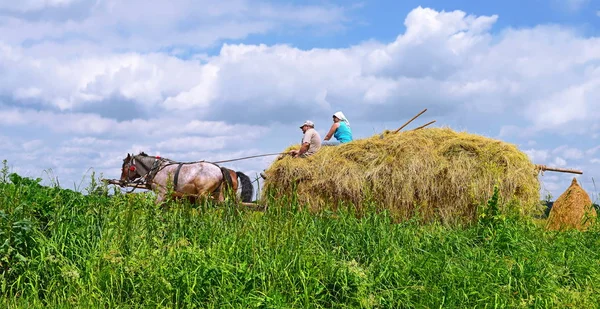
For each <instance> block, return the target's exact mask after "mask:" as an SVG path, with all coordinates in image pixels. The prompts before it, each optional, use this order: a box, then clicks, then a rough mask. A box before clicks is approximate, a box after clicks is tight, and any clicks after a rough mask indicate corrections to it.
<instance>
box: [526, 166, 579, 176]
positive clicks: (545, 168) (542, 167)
mask: <svg viewBox="0 0 600 309" xmlns="http://www.w3.org/2000/svg"><path fill="white" fill-rule="evenodd" d="M536 168H537V169H538V170H539V171H541V172H545V171H552V172H561V173H571V174H579V175H581V174H583V172H582V171H580V170H574V169H568V168H558V167H549V166H546V165H542V164H537V165H536Z"/></svg>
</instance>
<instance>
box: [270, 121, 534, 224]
mask: <svg viewBox="0 0 600 309" xmlns="http://www.w3.org/2000/svg"><path fill="white" fill-rule="evenodd" d="M294 147H298V146H294ZM538 172H539V168H537V167H536V165H535V164H533V163H532V162H531V161H530V159H529V158H528V156H527V155H526V154H525V153H523V152H521V151H520V150H519V149H517V147H516V146H515V145H512V144H509V143H505V142H502V141H500V140H496V139H492V138H488V137H484V136H480V135H476V134H470V133H467V132H456V131H454V130H452V129H449V128H429V129H428V128H426V129H421V130H413V131H408V132H402V133H395V132H390V131H386V132H384V134H382V135H380V134H377V135H375V136H373V137H370V138H365V139H361V140H355V141H352V142H350V143H347V144H342V145H340V146H335V147H322V148H321V150H319V152H317V153H316V154H315V155H313V156H311V157H308V158H300V159H299V158H291V157H289V156H286V157H283V158H282V159H281V160H276V161H275V162H274V163H273V164H272V165H271V166H270V167H269V168H268V169H267V170H266V176H267V178H266V180H265V184H264V191H263V192H264V193H263V196H269V195H270V196H274V197H275V198H277V197H282V196H284V195H288V196H289V195H291V194H292V192H293V191H294V188H295V191H296V193H297V197H298V200H299V202H300V203H301V204H302V205H304V206H307V207H309V208H310V209H311V210H313V211H321V210H324V209H331V210H336V209H337V208H338V207H339V206H340V205H346V206H345V207H348V206H349V207H353V208H354V210H356V211H357V212H358V213H361V211H364V210H365V209H367V208H369V207H368V206H369V205H371V206H372V207H375V209H376V210H384V209H386V210H388V211H389V212H390V214H391V215H392V216H394V217H395V218H396V219H397V220H405V219H408V218H412V217H413V216H415V215H417V214H418V215H419V217H420V218H421V219H422V220H424V221H431V220H440V221H441V222H444V223H458V222H463V223H464V222H470V221H472V220H474V219H475V218H476V215H477V207H478V205H481V204H482V203H485V202H486V201H487V200H488V199H489V198H490V197H491V196H492V194H493V192H494V186H498V189H499V194H500V201H501V205H504V202H508V201H513V202H515V203H518V205H519V209H520V211H521V212H522V213H524V214H528V213H533V212H535V211H537V210H538V209H539V205H540V202H539V201H540V193H539V189H540V185H539V181H538V178H537V174H538ZM371 209H372V208H371Z"/></svg>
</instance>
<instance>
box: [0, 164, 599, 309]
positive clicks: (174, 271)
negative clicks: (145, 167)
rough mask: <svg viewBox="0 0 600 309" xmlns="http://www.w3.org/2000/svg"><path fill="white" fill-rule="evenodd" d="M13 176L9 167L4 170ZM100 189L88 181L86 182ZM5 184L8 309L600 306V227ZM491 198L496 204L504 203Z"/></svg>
mask: <svg viewBox="0 0 600 309" xmlns="http://www.w3.org/2000/svg"><path fill="white" fill-rule="evenodd" d="M5 167H6V165H5ZM92 179H93V178H92ZM82 191H84V192H83V193H79V192H75V191H72V190H66V189H61V188H59V187H57V186H54V187H44V186H41V185H39V179H37V180H36V179H30V178H23V177H20V176H19V175H16V174H9V173H8V171H7V169H6V168H5V169H4V171H3V173H2V174H1V175H0V274H1V277H0V293H1V298H0V306H2V307H3V308H48V307H49V308H57V307H60V308H70V307H74V308H97V307H102V308H140V307H143V308H147V307H152V308H156V307H159V308H162V307H165V308H173V307H177V308H597V307H598V304H600V293H599V292H600V291H599V289H600V287H599V284H600V228H598V227H597V226H598V225H595V226H594V227H593V228H592V229H591V230H590V231H588V232H585V233H582V232H577V231H570V232H547V231H545V230H544V229H543V228H541V227H540V224H539V222H537V223H536V222H535V221H534V220H533V219H530V218H523V217H519V216H518V215H516V212H514V214H513V213H512V212H507V213H498V211H497V208H498V202H497V200H495V198H494V197H493V198H492V199H490V201H489V202H488V203H487V204H485V205H481V207H480V215H479V218H480V219H479V220H478V222H476V223H475V224H472V225H469V226H454V227H446V226H442V225H440V224H436V223H432V224H427V225H422V224H419V223H418V222H417V220H414V221H408V222H404V223H400V224H392V223H391V222H390V218H389V217H388V216H386V214H385V213H382V214H369V215H366V216H362V217H360V218H357V217H356V216H354V214H353V213H352V211H350V210H347V211H340V212H339V213H336V214H332V213H322V214H320V215H311V214H309V213H307V212H306V211H303V210H300V209H299V207H298V206H299V205H298V202H297V200H295V198H294V196H291V197H289V198H283V199H278V200H274V199H271V200H269V201H268V205H269V209H268V211H266V212H253V211H246V210H243V209H238V208H236V207H234V206H233V205H231V204H225V205H219V206H215V205H200V206H190V205H185V204H177V203H174V202H171V203H170V206H169V208H168V209H162V208H159V207H157V206H155V205H154V203H153V196H152V195H149V194H122V193H119V192H112V191H110V190H109V188H106V187H103V186H101V185H98V184H97V183H95V182H92V184H91V185H90V187H89V188H87V189H86V190H82ZM496 196H497V195H496Z"/></svg>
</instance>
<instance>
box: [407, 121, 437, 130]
mask: <svg viewBox="0 0 600 309" xmlns="http://www.w3.org/2000/svg"><path fill="white" fill-rule="evenodd" d="M434 122H435V120H434V121H430V122H428V123H426V124H424V125H422V126H420V127H418V128H415V129H412V130H411V131H416V130H419V129H423V128H424V127H426V126H428V125H430V124H432V123H434Z"/></svg>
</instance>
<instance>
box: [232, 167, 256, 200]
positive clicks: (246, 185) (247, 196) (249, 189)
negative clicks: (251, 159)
mask: <svg viewBox="0 0 600 309" xmlns="http://www.w3.org/2000/svg"><path fill="white" fill-rule="evenodd" d="M235 174H236V175H237V176H238V177H239V178H240V183H241V184H242V194H241V196H242V202H245V203H249V202H252V195H253V194H254V187H253V186H252V181H250V177H248V176H247V175H246V174H244V173H242V172H235Z"/></svg>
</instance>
